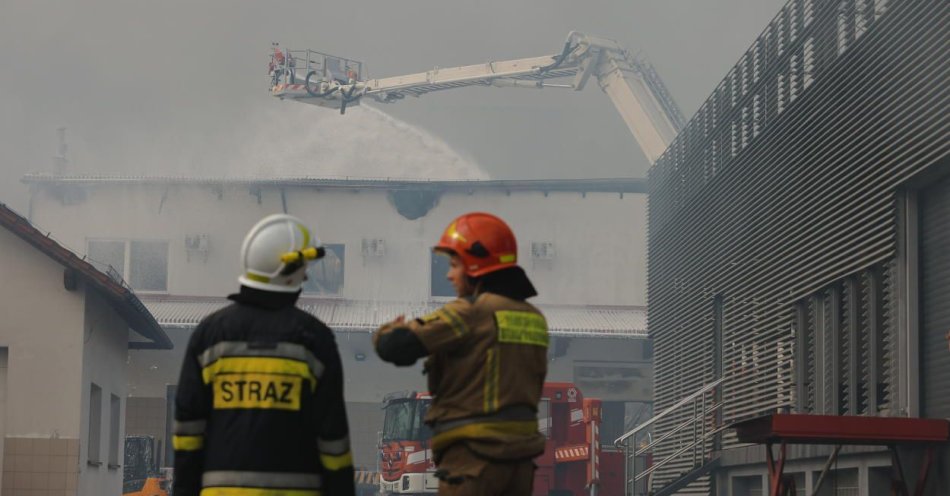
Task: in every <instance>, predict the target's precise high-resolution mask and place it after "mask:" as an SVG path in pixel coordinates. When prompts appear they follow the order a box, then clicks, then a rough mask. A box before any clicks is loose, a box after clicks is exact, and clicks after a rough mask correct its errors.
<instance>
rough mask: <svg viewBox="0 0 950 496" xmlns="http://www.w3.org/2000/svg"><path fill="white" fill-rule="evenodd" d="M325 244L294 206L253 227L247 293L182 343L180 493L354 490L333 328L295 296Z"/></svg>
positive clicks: (306, 495)
mask: <svg viewBox="0 0 950 496" xmlns="http://www.w3.org/2000/svg"><path fill="white" fill-rule="evenodd" d="M324 253H325V252H324V250H323V248H322V247H320V245H319V242H318V240H317V238H316V236H315V235H314V234H313V232H312V231H311V230H310V229H308V228H307V226H306V225H304V223H303V222H302V221H301V220H300V219H298V218H296V217H294V216H292V215H286V214H280V215H271V216H268V217H265V218H264V219H263V220H261V221H260V222H258V223H257V225H255V226H254V227H253V228H252V229H251V230H250V232H249V233H248V234H247V237H246V238H245V239H244V245H243V246H242V247H241V263H242V266H243V272H242V274H241V276H240V277H239V278H238V280H239V282H240V283H241V288H240V292H239V293H237V294H233V295H231V296H229V297H228V298H229V299H231V300H233V301H234V303H233V304H232V305H230V306H228V307H225V308H223V309H221V310H219V311H217V312H215V313H213V314H211V315H209V316H208V317H206V318H205V319H204V320H202V321H201V323H200V324H198V327H197V328H196V329H195V332H194V334H192V336H191V341H190V342H189V343H188V349H187V351H186V352H185V359H184V363H183V365H182V370H181V378H180V379H179V381H178V391H177V395H176V398H175V424H174V436H173V444H174V448H175V482H174V493H175V495H176V496H199V495H200V496H227V495H236V494H240V495H253V496H276V495H284V494H293V495H295V496H319V495H320V494H332V495H353V494H354V493H355V488H354V481H353V462H352V455H351V454H350V443H349V429H348V426H347V421H346V409H345V405H344V401H343V370H342V366H341V363H340V355H339V351H338V350H337V346H336V342H335V340H334V337H333V332H332V331H331V330H330V329H329V328H328V327H327V326H326V325H324V324H323V323H322V322H320V321H319V320H317V319H316V318H315V317H313V316H312V315H310V314H308V313H306V312H304V311H303V310H300V309H298V308H297V307H296V306H295V303H296V301H297V298H298V297H299V295H300V291H301V286H302V284H303V282H304V280H306V266H307V262H308V261H312V260H317V259H319V258H321V257H322V256H323V254H324Z"/></svg>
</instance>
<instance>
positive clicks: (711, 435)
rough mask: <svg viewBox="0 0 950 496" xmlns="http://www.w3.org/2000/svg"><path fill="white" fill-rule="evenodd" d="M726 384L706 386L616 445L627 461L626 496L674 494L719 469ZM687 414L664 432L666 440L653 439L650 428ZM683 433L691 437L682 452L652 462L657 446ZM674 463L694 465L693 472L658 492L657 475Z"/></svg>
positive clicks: (666, 485) (719, 381)
mask: <svg viewBox="0 0 950 496" xmlns="http://www.w3.org/2000/svg"><path fill="white" fill-rule="evenodd" d="M722 384H723V379H718V380H716V381H714V382H712V383H710V384H707V385H705V386H703V387H702V388H701V389H699V390H698V391H696V392H694V393H692V394H690V395H689V396H686V397H685V398H683V399H681V400H680V401H678V402H677V403H676V404H675V405H673V406H671V407H669V408H667V409H666V410H664V411H663V412H661V413H660V414H659V415H655V416H654V417H653V418H651V419H650V420H648V421H646V422H644V423H642V424H640V425H638V426H636V427H635V428H634V429H633V430H631V431H630V432H627V433H626V434H624V435H623V436H620V437H619V438H617V440H616V441H614V445H615V446H616V447H617V448H619V449H622V450H623V452H624V454H625V458H626V473H625V487H624V494H625V495H626V496H662V495H669V494H674V493H676V492H677V491H679V490H681V489H683V488H685V487H686V486H688V485H689V484H691V483H692V482H695V481H696V480H697V479H699V478H700V477H702V476H704V475H707V474H709V472H711V471H712V470H714V469H715V468H716V467H718V466H719V453H718V450H717V449H716V448H717V446H718V444H719V443H718V439H719V437H720V433H721V432H722V431H723V430H725V429H726V428H727V427H728V426H726V425H723V424H722V421H721V419H722V401H721V399H720V398H721V397H722V394H721V391H722ZM684 413H685V415H686V416H687V418H686V420H684V421H683V422H681V423H679V424H678V425H676V426H675V427H673V428H672V429H670V430H668V431H666V432H664V433H663V435H662V436H660V437H658V438H656V439H653V438H652V435H651V432H650V431H649V430H648V428H649V427H651V426H652V425H653V424H655V423H656V422H658V421H660V420H662V419H664V418H667V417H671V416H674V415H683V414H684ZM683 432H685V433H687V435H688V437H687V438H686V440H685V441H681V443H682V445H681V446H680V447H679V449H677V450H676V451H674V452H673V453H672V454H670V455H669V456H667V457H666V458H664V459H662V460H659V461H655V460H653V461H652V462H651V458H652V456H651V455H652V453H653V448H654V447H655V446H656V445H658V444H660V443H662V442H663V441H666V440H667V439H670V438H671V437H673V436H674V435H676V434H679V433H683ZM673 461H679V462H681V463H682V462H691V464H690V465H689V466H690V467H691V468H690V469H688V470H686V471H685V472H684V473H682V474H680V475H679V476H678V477H675V478H674V479H673V480H671V481H664V483H663V484H662V486H661V487H658V488H656V489H654V486H656V484H655V483H654V482H655V481H653V480H652V479H653V478H652V474H653V472H654V471H656V470H657V469H659V468H661V467H663V466H664V465H667V464H669V463H670V462H673Z"/></svg>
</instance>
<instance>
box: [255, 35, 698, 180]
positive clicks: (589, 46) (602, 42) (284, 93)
mask: <svg viewBox="0 0 950 496" xmlns="http://www.w3.org/2000/svg"><path fill="white" fill-rule="evenodd" d="M270 67H271V78H272V79H271V83H272V84H271V94H272V95H273V96H276V97H278V98H281V99H291V100H297V101H300V102H304V103H310V104H314V105H318V106H321V107H328V108H334V109H339V110H340V113H344V112H345V111H346V108H347V106H352V105H357V104H359V103H360V100H361V99H363V98H367V97H368V98H372V99H373V100H374V101H377V102H380V103H394V102H398V101H400V100H402V99H403V98H405V97H406V96H407V95H410V96H415V97H419V96H422V95H424V94H426V93H431V92H434V91H441V90H447V89H453V88H463V87H468V86H495V87H510V88H534V89H541V88H570V89H574V90H578V91H579V90H582V89H584V87H585V86H586V85H587V82H588V81H589V80H590V78H591V77H593V78H594V79H596V80H597V82H598V84H599V86H600V88H601V89H602V90H603V91H604V93H606V94H607V96H609V97H610V99H611V101H612V102H613V104H614V107H616V109H617V111H618V112H619V113H620V116H621V117H622V118H623V120H624V122H625V123H626V124H627V127H628V128H629V129H630V132H631V133H633V136H634V138H636V140H637V142H638V143H639V144H640V147H641V148H642V149H643V152H644V154H645V155H646V156H647V158H648V159H649V160H650V162H651V163H652V162H654V161H655V160H656V159H657V158H659V156H660V155H661V154H662V153H663V152H664V151H665V150H666V148H667V146H669V144H670V143H671V142H672V141H673V138H674V137H675V136H676V133H677V132H678V131H679V129H680V128H681V127H682V125H683V123H684V120H683V116H682V114H681V113H680V111H679V108H678V107H677V105H676V103H675V102H674V101H673V99H672V98H671V97H670V94H669V92H668V91H667V89H666V87H665V85H664V84H663V82H662V80H661V79H660V77H659V76H658V75H657V73H656V71H655V70H654V69H653V67H652V66H651V65H650V64H649V63H648V62H646V61H645V60H644V59H642V58H638V57H634V56H633V55H631V54H630V53H629V52H628V51H627V50H625V49H624V48H623V47H621V46H620V45H619V44H618V43H617V42H615V41H612V40H608V39H604V38H596V37H593V36H588V35H585V34H582V33H578V32H576V31H575V32H571V33H570V34H569V35H568V37H567V41H566V42H565V44H564V48H563V50H562V51H561V53H558V54H555V55H544V56H540V57H530V58H523V59H515V60H504V61H498V62H487V63H483V64H476V65H467V66H461V67H451V68H435V69H432V70H430V71H426V72H420V73H416V74H408V75H404V76H393V77H386V78H379V79H363V78H362V72H363V67H362V64H361V63H359V62H357V61H354V60H349V59H344V58H341V57H334V56H331V55H327V54H324V53H321V52H317V51H314V50H281V49H280V48H277V47H275V48H274V53H273V54H272V55H271V66H270ZM566 78H571V79H570V80H566V81H565V79H566ZM549 81H560V82H559V83H551V82H549ZM565 83H566V84H565Z"/></svg>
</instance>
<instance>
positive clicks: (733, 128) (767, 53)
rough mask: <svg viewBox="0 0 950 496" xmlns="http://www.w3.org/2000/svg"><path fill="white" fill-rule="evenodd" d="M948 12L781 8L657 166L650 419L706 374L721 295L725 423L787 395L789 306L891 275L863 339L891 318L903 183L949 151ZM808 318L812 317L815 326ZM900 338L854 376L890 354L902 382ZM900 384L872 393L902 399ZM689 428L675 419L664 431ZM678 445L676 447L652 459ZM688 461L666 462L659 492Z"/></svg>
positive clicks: (674, 441)
mask: <svg viewBox="0 0 950 496" xmlns="http://www.w3.org/2000/svg"><path fill="white" fill-rule="evenodd" d="M948 5H950V3H948V2H945V1H913V2H894V1H888V2H884V1H879V0H846V1H841V2H839V1H820V0H814V1H811V0H793V1H791V2H789V3H788V4H787V5H786V6H785V8H783V10H782V11H781V13H780V14H779V15H778V16H777V17H776V18H775V20H774V21H773V22H772V23H770V25H769V26H768V27H767V28H766V30H765V32H764V33H763V34H762V35H761V36H760V37H759V38H758V39H757V40H756V41H755V43H754V44H753V46H752V47H751V48H750V50H749V51H748V52H747V53H746V54H745V55H744V56H743V57H742V59H741V60H740V62H739V64H737V65H736V67H735V68H733V70H732V71H730V73H729V75H727V77H726V79H725V80H723V82H722V83H721V84H720V85H719V87H718V88H717V89H716V91H715V92H714V93H713V94H712V95H711V96H710V97H709V99H708V100H707V101H706V103H705V104H704V105H703V106H702V107H701V108H700V110H699V111H698V112H697V114H696V115H695V116H694V117H693V118H692V120H691V121H690V123H689V124H688V125H687V126H686V128H685V129H684V130H683V131H681V132H680V134H679V136H677V138H676V140H674V142H673V144H672V145H671V146H670V147H669V149H667V151H666V153H665V154H664V155H663V156H662V157H661V158H660V159H659V160H658V161H657V163H656V164H655V165H654V167H653V168H652V169H651V171H650V196H649V273H648V274H649V276H648V277H649V286H648V293H649V304H650V314H649V328H650V332H651V334H652V336H653V337H654V339H655V341H654V343H655V367H656V369H655V370H656V408H657V411H661V410H663V409H664V408H666V407H668V406H670V405H672V404H673V403H674V402H675V401H676V400H677V399H679V398H681V397H683V396H686V395H688V394H690V393H692V392H693V391H695V390H697V389H698V388H700V387H701V386H702V384H703V383H705V382H708V381H711V380H712V377H713V374H712V366H711V356H712V354H711V353H710V350H709V347H710V346H711V344H712V313H711V311H710V308H711V305H710V302H711V301H712V298H713V297H714V296H715V295H717V294H721V295H722V297H723V301H724V346H725V350H723V355H724V362H725V366H726V371H725V374H726V378H727V385H726V390H725V391H724V396H723V397H724V400H725V403H726V405H725V411H724V416H725V418H726V419H735V418H739V417H745V416H750V415H755V414H759V413H761V412H763V411H767V410H769V409H773V408H776V407H778V406H783V405H793V404H794V403H795V401H794V395H795V394H796V393H795V391H794V382H793V381H794V373H793V371H794V359H793V355H792V353H793V349H794V341H795V339H794V331H793V329H794V328H795V321H796V319H795V315H796V313H795V311H794V307H795V306H796V305H797V302H799V301H801V300H803V299H806V298H808V297H810V296H811V295H814V294H816V293H818V292H819V291H822V290H823V288H827V287H829V285H831V284H832V283H835V282H836V281H842V280H844V279H845V278H847V277H854V276H855V275H860V274H862V271H864V270H865V269H868V268H871V267H873V266H879V267H888V268H889V269H888V270H885V271H884V274H882V288H881V289H880V291H879V293H880V294H881V295H882V296H881V298H883V300H882V301H880V302H879V306H877V307H874V308H876V309H874V308H872V307H871V306H870V303H868V305H869V306H867V308H863V310H864V313H862V315H863V318H864V322H862V323H861V324H858V326H859V330H858V332H857V334H860V333H865V334H867V335H870V334H868V332H867V329H868V326H871V325H875V324H872V323H869V320H868V319H879V320H881V319H883V320H882V322H880V323H879V324H880V325H882V326H886V324H887V323H888V322H890V321H891V320H893V308H894V306H893V297H894V296H893V295H894V293H893V289H892V286H893V284H891V281H893V277H892V273H893V264H892V263H890V261H891V260H892V259H893V257H894V254H895V251H896V242H895V237H896V224H895V223H896V201H895V193H894V192H895V188H896V187H897V186H898V185H900V184H901V183H902V182H904V181H905V180H906V179H907V178H908V177H910V176H912V175H914V174H916V173H918V172H919V171H921V170H923V169H925V168H927V167H928V166H930V165H931V164H933V163H934V162H936V161H937V160H939V159H940V158H941V157H945V156H947V154H948V149H950V140H948V139H947V131H948V129H947V124H948V117H947V116H948V108H947V103H948V95H950V86H948V85H947V84H946V81H947V80H948V66H950V64H948V55H950V51H948V50H947V49H946V47H947V46H948V43H950V39H948V30H947V29H946V26H947V25H948V21H950V19H948ZM882 264H883V265H882ZM860 290H862V291H867V288H866V287H865V286H864V285H862V286H861V288H860ZM867 298H870V297H869V296H868V297H866V298H863V299H862V301H870V300H868V299H867ZM877 309H879V310H877ZM815 310H819V309H812V310H811V311H810V312H809V313H808V315H806V316H805V318H810V319H814V318H818V317H819V316H820V315H819V314H816V313H815ZM892 334H893V333H892V332H887V331H886V330H883V331H882V332H881V333H880V334H879V336H880V339H881V340H882V341H881V342H880V343H877V345H876V347H877V348H878V349H879V350H883V351H881V356H877V357H875V356H874V354H872V353H870V348H868V346H869V344H866V343H867V339H865V340H863V341H862V345H863V346H865V348H864V349H863V351H858V350H856V353H862V352H863V353H864V354H865V356H864V358H863V359H862V360H861V362H862V366H865V367H869V365H867V364H868V362H869V361H870V360H873V359H875V358H879V359H880V360H883V361H885V362H886V363H884V364H883V365H882V367H883V370H884V371H885V372H883V374H882V375H883V377H882V378H883V379H884V380H885V381H888V380H889V379H888V378H889V377H890V376H891V375H893V374H892V373H891V372H889V370H892V369H893V366H894V362H893V360H889V355H888V354H889V353H891V352H892V351H893V345H892V343H891V340H892V338H893V336H892ZM817 337H818V336H812V337H811V338H810V339H812V340H813V339H815V338H817ZM814 346H819V344H818V343H814ZM847 346H849V347H850V344H847ZM819 349H820V348H819ZM819 356H820V355H819ZM806 359H808V360H814V357H811V356H808V357H806ZM833 362H834V360H832V363H833ZM698 364H710V365H709V366H706V367H703V366H699V365H698ZM855 366H857V362H856V363H855V364H854V365H849V368H850V369H853V368H854V367H855ZM882 367H874V370H876V371H879V370H882ZM869 368H870V367H869ZM867 373H868V374H873V373H875V372H872V371H868V372H867ZM829 386H832V385H831V384H829ZM816 387H817V384H812V385H809V389H808V391H809V392H808V394H809V395H810V398H813V399H809V401H817V400H819V399H829V398H832V397H831V396H827V395H823V396H816V395H817V394H819V393H821V392H822V391H820V390H819V389H816ZM890 387H891V386H890V384H889V383H886V382H885V384H884V390H881V391H880V392H879V393H878V388H876V387H871V386H867V387H866V388H864V389H865V390H867V391H868V394H871V391H874V394H881V395H886V396H887V397H896V395H895V394H893V392H892V391H889V390H888V388H890ZM865 400H866V399H865ZM885 406H886V405H885ZM685 418H686V416H685V413H684V415H683V416H679V417H677V416H671V417H670V418H668V419H665V421H664V422H661V423H660V424H659V425H657V431H658V432H657V434H658V435H662V433H663V431H667V430H670V429H671V428H672V427H673V426H675V425H677V424H679V423H681V422H682V421H683V420H685ZM685 437H686V436H685V435H684V436H673V437H671V439H670V442H667V443H664V444H662V445H661V446H659V447H658V449H657V450H656V458H657V459H661V458H663V457H664V456H665V455H666V454H669V453H672V452H673V451H675V450H676V448H677V447H678V444H680V443H683V442H685ZM724 441H725V442H726V444H727V446H728V444H730V443H734V442H735V439H734V436H732V435H727V436H726V437H725V440H724ZM687 463H688V461H684V462H682V463H678V464H677V463H671V464H669V465H667V466H665V467H663V468H662V469H661V470H658V471H657V473H656V475H657V476H656V481H657V484H662V483H664V482H665V481H667V480H669V479H670V478H672V477H674V476H675V474H677V473H680V472H683V471H685V470H686V469H688V468H689V467H688V466H686V464H687ZM707 489H708V486H706V485H703V484H696V485H693V486H691V488H690V490H691V491H695V492H697V493H705V492H706V491H707Z"/></svg>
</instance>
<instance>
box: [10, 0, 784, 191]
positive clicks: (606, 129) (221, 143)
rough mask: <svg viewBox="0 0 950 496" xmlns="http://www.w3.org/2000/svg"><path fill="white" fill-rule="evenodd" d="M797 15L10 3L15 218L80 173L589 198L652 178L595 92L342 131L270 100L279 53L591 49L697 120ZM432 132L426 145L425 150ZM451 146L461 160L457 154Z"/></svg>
mask: <svg viewBox="0 0 950 496" xmlns="http://www.w3.org/2000/svg"><path fill="white" fill-rule="evenodd" d="M784 2H785V0H764V1H763V0H718V1H716V2H696V1H694V0H662V1H660V0H642V1H637V2H617V1H615V0H610V1H604V0H591V1H589V2H569V1H566V0H524V1H523V2H519V3H517V5H513V4H512V3H511V2H507V1H502V0H485V1H482V2H461V1H438V0H401V1H399V2H385V1H370V2H310V1H306V0H286V1H282V2H279V3H277V4H275V3H272V2H257V1H251V0H227V1H225V0H202V1H200V2H194V1H190V0H163V1H148V0H82V1H77V2H62V1H59V0H0V45H2V46H4V47H7V48H8V49H6V50H4V51H3V52H0V67H2V68H3V70H0V202H6V203H9V204H12V205H13V206H14V207H18V208H20V209H24V208H25V204H26V196H27V195H26V193H27V190H26V188H25V187H24V186H23V185H22V184H20V183H19V177H20V176H21V175H22V174H24V173H26V172H31V171H50V170H51V158H52V156H53V155H54V154H55V153H56V146H57V143H56V134H55V130H56V128H57V127H60V126H66V127H67V128H68V131H67V140H68V143H69V154H68V155H69V158H70V171H71V172H72V173H95V174H121V175H168V174H186V175H201V176H214V175H248V174H251V175H256V174H278V175H308V176H313V175H321V174H323V175H343V176H364V175H366V176H380V177H438V178H446V177H458V178H474V177H486V176H491V177H493V178H578V177H617V176H642V175H643V174H644V173H645V172H646V168H647V167H648V165H649V164H648V163H646V160H645V158H644V157H643V155H642V153H640V151H639V149H638V147H637V145H636V143H635V142H634V140H633V139H632V137H631V136H630V134H629V132H628V131H627V129H626V127H625V125H624V124H623V122H622V120H621V119H620V117H619V116H618V115H617V113H616V111H615V110H614V109H613V107H612V105H611V103H610V102H609V101H608V99H607V98H606V97H605V96H604V95H603V93H602V92H600V91H599V90H598V89H597V88H596V85H589V88H588V90H586V91H584V92H573V91H570V90H560V91H559V90H555V89H551V90H543V91H534V90H510V89H499V88H471V89H463V90H457V91H454V90H453V91H446V92H440V93H438V94H432V95H427V96H425V97H424V98H420V99H419V100H415V99H406V101H403V102H401V103H399V104H397V105H393V106H387V107H385V111H386V113H387V114H389V115H392V116H394V118H393V117H387V116H385V115H381V114H379V113H378V112H377V113H374V112H373V111H372V110H366V109H365V108H359V109H353V110H352V111H348V112H347V115H346V116H339V115H338V114H335V113H334V112H333V111H331V110H326V109H318V108H311V107H308V106H306V105H300V104H297V103H290V102H285V103H284V104H281V102H278V101H277V100H276V99H274V98H272V97H271V96H270V95H269V93H268V91H267V84H268V78H267V75H266V63H267V56H268V51H269V48H270V45H271V42H274V41H280V42H281V45H282V46H285V47H288V48H303V47H306V48H315V49H320V50H322V51H326V52H329V53H335V54H339V55H341V56H346V57H352V58H356V59H360V60H362V61H364V62H365V63H366V66H367V68H368V71H369V74H370V76H372V77H376V76H389V75H398V74H405V73H412V72H417V71H424V70H427V69H431V68H432V67H434V66H442V67H447V66H452V65H462V64H475V63H479V62H485V61H489V60H501V59H506V58H516V57H528V56H536V55H541V54H545V53H554V52H557V51H558V50H560V47H561V43H562V42H563V39H564V36H565V35H566V34H567V33H568V31H570V30H573V29H577V30H580V31H583V32H587V33H590V34H594V35H599V36H604V37H608V38H614V39H616V40H618V41H619V42H620V43H621V44H623V45H624V46H626V47H628V48H629V49H631V50H633V51H635V52H639V51H641V50H642V51H643V52H644V53H645V54H646V55H648V56H649V57H650V59H651V61H652V62H653V63H654V65H655V66H656V67H657V69H658V71H659V73H660V75H661V76H662V77H663V78H664V80H665V81H666V83H667V86H668V87H669V89H670V91H671V93H672V95H673V97H674V98H675V99H676V100H677V101H678V102H679V103H680V106H681V107H682V108H683V110H684V113H685V114H686V115H690V114H691V113H692V112H693V111H695V109H696V108H698V106H699V104H700V103H701V102H702V101H703V100H704V99H705V98H706V96H707V95H708V94H709V93H710V91H712V89H713V88H714V87H715V86H716V84H717V83H718V82H719V81H720V80H721V79H722V77H723V76H724V75H725V74H726V72H727V71H728V69H729V67H731V66H732V64H734V63H735V62H736V61H737V60H738V58H739V56H740V55H741V54H742V52H743V51H744V50H745V49H746V48H747V47H748V46H749V44H750V43H751V42H752V40H754V39H755V36H756V35H758V34H759V32H760V31H761V30H762V29H763V28H764V26H765V25H766V24H767V22H768V21H769V20H770V19H771V18H772V16H774V14H775V13H776V12H777V11H778V9H779V8H780V6H781V5H782V4H783V3H784ZM423 129H424V130H423ZM442 141H444V143H443V142H442Z"/></svg>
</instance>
